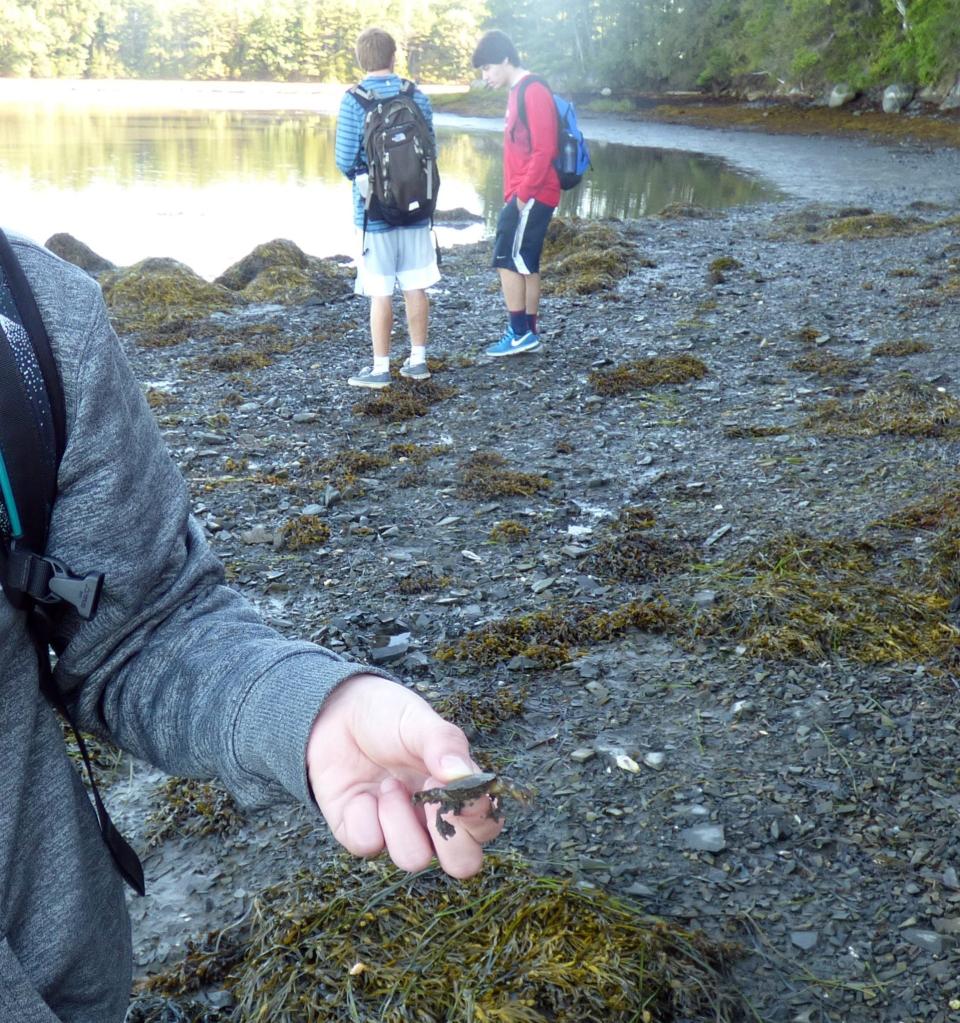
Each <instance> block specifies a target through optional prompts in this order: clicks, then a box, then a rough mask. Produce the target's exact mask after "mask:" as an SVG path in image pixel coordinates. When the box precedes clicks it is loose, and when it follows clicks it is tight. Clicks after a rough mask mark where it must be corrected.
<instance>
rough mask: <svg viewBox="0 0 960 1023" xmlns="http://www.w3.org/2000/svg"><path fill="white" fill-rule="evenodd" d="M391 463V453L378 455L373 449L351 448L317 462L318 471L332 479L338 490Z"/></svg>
mask: <svg viewBox="0 0 960 1023" xmlns="http://www.w3.org/2000/svg"><path fill="white" fill-rule="evenodd" d="M388 465H390V456H389V455H378V454H374V453H373V452H372V451H352V450H350V449H349V448H347V449H344V450H343V451H338V452H337V453H336V454H335V455H334V456H333V457H332V458H324V459H322V460H321V461H318V462H317V464H316V470H317V472H318V473H319V474H320V475H321V476H323V477H325V478H326V479H329V480H331V481H332V482H333V483H334V485H335V486H336V487H337V489H338V490H346V489H347V488H348V487H352V486H353V485H354V484H355V483H356V482H357V479H358V478H359V477H360V476H364V475H367V474H369V473H371V472H376V471H377V470H378V469H383V468H385V467H386V466H388Z"/></svg>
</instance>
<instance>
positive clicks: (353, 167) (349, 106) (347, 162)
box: [334, 92, 363, 180]
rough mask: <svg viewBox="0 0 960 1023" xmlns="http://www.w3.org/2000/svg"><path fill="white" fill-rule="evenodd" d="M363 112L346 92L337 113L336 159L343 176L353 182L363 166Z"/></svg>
mask: <svg viewBox="0 0 960 1023" xmlns="http://www.w3.org/2000/svg"><path fill="white" fill-rule="evenodd" d="M362 143H363V110H362V109H361V107H360V104H359V103H358V102H357V101H356V99H354V97H353V96H351V95H350V93H349V92H345V93H344V94H343V96H342V98H341V99H340V109H339V111H338V113H337V131H336V144H335V147H334V159H335V161H336V164H337V169H338V170H339V171H340V173H341V174H344V175H346V176H347V177H348V178H350V179H351V180H352V179H353V177H354V175H355V174H356V173H357V169H358V167H359V166H362V162H363V156H362V152H361V150H362V148H363V147H362Z"/></svg>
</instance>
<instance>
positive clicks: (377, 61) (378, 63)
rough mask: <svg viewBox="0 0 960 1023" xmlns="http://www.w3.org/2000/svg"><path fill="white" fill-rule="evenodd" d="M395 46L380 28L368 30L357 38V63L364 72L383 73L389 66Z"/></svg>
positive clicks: (388, 35)
mask: <svg viewBox="0 0 960 1023" xmlns="http://www.w3.org/2000/svg"><path fill="white" fill-rule="evenodd" d="M396 52H397V44H396V43H395V42H394V41H393V36H392V35H390V33H389V32H385V31H384V30H383V29H382V28H368V29H364V31H363V32H361V33H360V35H359V36H358V37H357V63H358V64H359V65H360V67H361V68H363V70H364V71H383V70H385V69H386V68H388V67H389V66H390V61H391V60H393V57H394V54H395V53H396Z"/></svg>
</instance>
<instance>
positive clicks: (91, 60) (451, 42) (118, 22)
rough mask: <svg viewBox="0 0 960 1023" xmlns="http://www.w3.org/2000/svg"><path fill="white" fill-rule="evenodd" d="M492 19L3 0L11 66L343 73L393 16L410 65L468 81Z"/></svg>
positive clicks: (71, 73) (279, 75) (2, 66)
mask: <svg viewBox="0 0 960 1023" xmlns="http://www.w3.org/2000/svg"><path fill="white" fill-rule="evenodd" d="M485 16H486V7H485V3H484V0H387V2H386V3H383V2H380V0H349V2H348V0H0V75H4V76H13V77H33V78H176V79H187V80H191V79H192V80H250V81H281V82H297V81H303V82H334V81H341V82H342V81H349V80H352V79H353V78H355V77H356V75H357V67H356V63H355V61H354V56H353V44H354V41H355V40H356V37H357V35H358V34H359V33H360V31H362V30H363V29H364V28H366V27H367V26H369V25H382V26H383V27H385V28H387V29H389V30H391V31H392V32H393V34H394V36H395V38H396V39H397V41H398V43H399V44H400V45H401V53H400V61H401V65H402V69H403V70H404V71H406V72H407V73H408V74H411V75H414V76H415V77H417V78H420V79H422V80H425V81H456V80H459V79H461V78H462V77H463V75H464V69H465V68H466V67H467V66H468V65H469V58H470V54H471V53H472V51H473V46H474V45H475V43H476V40H477V37H478V36H479V35H480V33H481V32H482V29H481V28H480V22H481V20H482V18H483V17H485Z"/></svg>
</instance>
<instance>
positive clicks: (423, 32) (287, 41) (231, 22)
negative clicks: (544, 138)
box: [0, 0, 960, 91]
mask: <svg viewBox="0 0 960 1023" xmlns="http://www.w3.org/2000/svg"><path fill="white" fill-rule="evenodd" d="M373 24H379V25H382V26H383V27H384V28H386V29H388V30H389V31H391V32H392V33H393V34H394V36H395V37H396V39H397V41H398V44H399V46H400V51H399V53H398V69H399V70H400V71H401V72H404V73H409V74H411V75H412V76H414V77H416V78H418V79H420V80H423V81H428V82H431V81H433V82H436V81H445V82H463V81H466V80H467V79H468V78H470V77H474V74H473V71H472V69H471V67H470V57H471V54H472V51H473V47H474V45H475V43H476V40H477V38H478V37H479V35H480V32H481V31H482V30H483V28H485V27H488V26H495V27H497V28H501V29H503V30H504V31H506V32H508V33H509V34H510V35H511V36H512V37H513V39H514V41H515V42H516V44H517V46H518V48H519V50H520V54H521V57H522V58H523V60H524V63H525V64H526V65H527V66H529V67H531V68H533V69H535V70H537V71H539V72H541V73H543V74H545V75H547V76H548V77H549V78H550V80H551V82H552V83H553V84H554V86H555V87H556V88H558V89H560V90H564V91H575V90H582V89H590V90H595V89H597V88H599V87H602V86H605V85H607V86H610V87H611V88H614V89H620V90H628V89H665V88H681V89H685V88H694V87H701V88H710V89H713V90H719V89H723V88H726V87H728V86H739V87H744V86H747V85H749V86H752V87H760V88H762V89H768V90H772V89H775V88H777V87H788V86H794V85H797V86H802V87H804V88H806V89H808V90H809V89H811V88H814V87H822V86H823V85H825V84H827V83H829V82H831V81H836V80H838V79H841V78H842V79H844V80H846V81H849V82H850V84H851V85H853V86H854V87H857V88H861V87H865V86H869V85H877V86H878V85H884V84H888V83H889V82H890V81H892V80H893V79H895V78H899V79H902V80H906V81H910V82H914V83H916V84H918V85H929V84H937V83H942V82H943V81H945V80H946V79H947V76H949V75H952V74H955V73H956V71H957V70H958V58H957V54H958V53H960V17H958V16H957V0H910V3H909V4H908V5H907V6H906V14H905V15H904V14H901V12H900V10H899V8H898V5H897V0H850V2H847V3H839V2H837V0H685V2H683V3H679V2H673V0H671V2H669V3H665V2H663V0H537V2H536V3H534V0H386V3H378V2H376V0H355V2H352V3H349V4H344V3H342V2H341V0H245V2H244V3H238V2H237V0H0V74H2V75H14V76H33V77H57V76H70V77H85V78H90V77H102V76H129V77H139V78H187V79H269V80H275V81H341V82H344V81H350V80H352V79H354V78H355V77H356V76H357V68H356V64H355V60H354V56H353V44H354V40H355V39H356V36H357V34H358V33H359V32H360V31H361V30H362V29H363V28H365V27H367V26H368V25H373Z"/></svg>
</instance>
